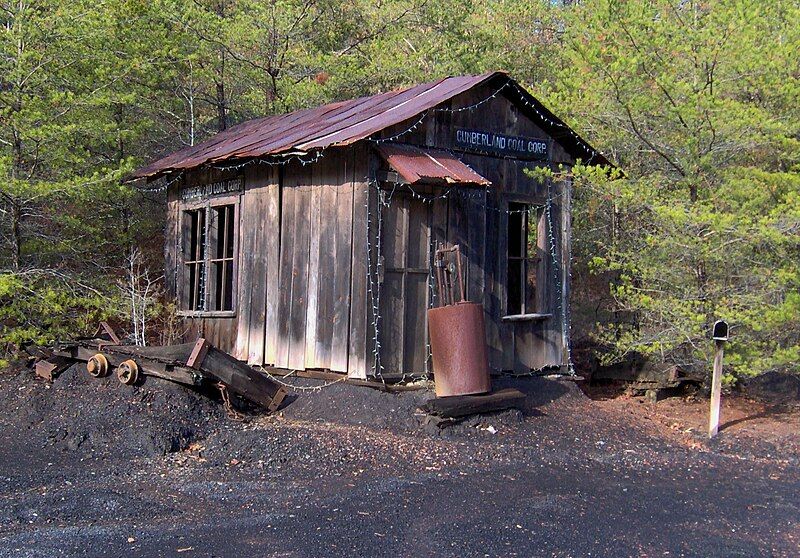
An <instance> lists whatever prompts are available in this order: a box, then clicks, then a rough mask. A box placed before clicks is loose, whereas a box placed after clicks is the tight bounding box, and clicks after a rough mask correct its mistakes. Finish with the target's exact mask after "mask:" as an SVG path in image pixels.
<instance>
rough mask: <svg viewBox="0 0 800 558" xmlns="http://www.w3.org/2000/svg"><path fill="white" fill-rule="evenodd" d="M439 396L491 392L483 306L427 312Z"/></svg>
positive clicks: (470, 304)
mask: <svg viewBox="0 0 800 558" xmlns="http://www.w3.org/2000/svg"><path fill="white" fill-rule="evenodd" d="M428 330H429V332H430V337H431V354H432V356H433V375H434V381H435V384H436V396H437V397H447V396H449V395H469V394H475V393H486V392H488V391H490V390H491V382H490V379H489V359H488V355H487V350H486V327H485V325H484V322H483V307H482V306H481V305H480V304H477V303H475V302H458V303H456V304H450V305H447V306H442V307H441V308H431V309H430V310H428Z"/></svg>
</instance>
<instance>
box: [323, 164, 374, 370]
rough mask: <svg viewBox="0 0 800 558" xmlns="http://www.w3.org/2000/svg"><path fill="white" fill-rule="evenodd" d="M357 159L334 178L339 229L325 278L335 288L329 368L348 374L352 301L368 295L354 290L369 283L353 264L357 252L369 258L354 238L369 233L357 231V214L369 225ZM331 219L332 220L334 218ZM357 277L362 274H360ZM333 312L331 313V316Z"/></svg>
mask: <svg viewBox="0 0 800 558" xmlns="http://www.w3.org/2000/svg"><path fill="white" fill-rule="evenodd" d="M355 157H356V154H355V151H354V150H349V151H348V152H346V153H345V154H343V156H342V157H341V160H340V162H339V165H338V170H336V172H334V177H335V178H336V180H335V181H334V184H336V187H335V190H336V191H335V198H334V196H333V195H331V204H332V205H331V206H330V207H331V208H332V209H334V210H335V212H336V215H335V222H336V227H335V229H333V233H334V234H333V245H332V246H330V247H329V249H328V252H329V254H331V256H330V259H331V262H332V269H331V270H330V271H331V272H332V275H330V274H328V275H326V277H327V279H328V280H331V279H332V281H331V282H330V283H328V287H329V290H330V286H331V285H332V286H333V297H332V298H333V300H332V303H333V305H332V308H331V307H329V312H328V313H327V314H326V320H327V323H328V329H327V331H329V332H330V342H329V346H330V349H329V351H328V352H329V354H330V363H329V364H328V366H327V367H328V368H330V369H331V370H333V371H335V372H348V370H349V360H350V341H351V340H350V335H351V334H352V333H353V332H352V329H351V327H350V306H351V303H352V300H353V297H356V296H360V301H361V303H362V304H363V303H364V302H365V300H366V299H365V297H366V294H365V293H360V292H359V293H356V292H355V291H353V292H351V289H355V288H356V284H358V285H360V286H361V288H364V285H365V281H366V279H365V277H364V276H363V275H362V276H360V277H357V276H356V275H354V274H355V273H356V272H355V271H354V267H353V261H352V260H353V258H354V255H355V250H363V252H362V253H361V258H362V260H364V259H365V258H366V257H367V255H366V248H364V247H363V245H359V244H358V243H357V242H356V241H355V237H354V235H355V234H359V235H361V237H362V241H365V240H366V239H365V237H366V233H365V232H364V233H363V234H362V232H361V231H366V222H363V223H359V224H358V227H356V226H355V222H354V213H355V212H358V215H359V219H362V220H364V221H366V214H365V213H366V210H367V208H366V203H365V202H362V201H361V200H359V201H358V203H362V205H363V206H364V207H362V208H358V207H356V203H357V202H356V199H355V191H356V185H355V184H356V181H358V180H362V179H363V175H362V177H358V176H356V174H355V173H356V170H355V169H356V165H355ZM359 187H362V188H366V187H367V186H366V184H365V183H363V182H362V183H360V184H359ZM331 218H332V219H333V216H332V217H331ZM364 272H365V271H364ZM358 273H361V271H359V272H358ZM330 310H332V313H331V312H330ZM363 312H364V318H363V321H362V322H360V324H359V327H360V328H361V329H360V330H359V331H358V335H359V338H360V339H362V340H363V339H364V335H365V331H364V328H365V320H366V309H365V307H364V310H363ZM326 340H327V337H326ZM361 347H363V345H359V348H360V350H361V351H363V348H361ZM362 366H363V363H362ZM321 367H322V366H321ZM357 377H358V378H362V379H363V378H365V377H366V372H364V371H362V372H361V373H359V374H358V375H357Z"/></svg>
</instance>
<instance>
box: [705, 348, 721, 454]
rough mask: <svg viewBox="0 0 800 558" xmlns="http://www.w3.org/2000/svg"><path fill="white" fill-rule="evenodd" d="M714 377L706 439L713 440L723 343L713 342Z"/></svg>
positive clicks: (719, 388) (719, 390) (715, 429)
mask: <svg viewBox="0 0 800 558" xmlns="http://www.w3.org/2000/svg"><path fill="white" fill-rule="evenodd" d="M714 344H715V352H714V375H713V376H712V378H711V411H710V413H709V417H708V437H709V438H713V437H714V436H716V435H717V432H718V431H719V404H720V397H721V395H722V359H723V353H724V347H725V341H715V342H714Z"/></svg>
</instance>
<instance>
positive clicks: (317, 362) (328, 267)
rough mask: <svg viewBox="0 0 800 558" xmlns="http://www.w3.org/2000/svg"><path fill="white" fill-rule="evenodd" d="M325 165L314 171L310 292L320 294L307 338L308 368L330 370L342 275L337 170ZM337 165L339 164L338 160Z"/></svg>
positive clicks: (312, 307)
mask: <svg viewBox="0 0 800 558" xmlns="http://www.w3.org/2000/svg"><path fill="white" fill-rule="evenodd" d="M328 161H330V159H329V160H328ZM325 162H326V160H325V159H323V160H322V161H320V163H317V164H316V165H314V167H313V168H312V175H313V181H314V189H315V192H313V193H312V196H313V197H314V198H316V199H315V201H314V202H313V203H312V208H313V211H314V212H315V213H316V217H315V222H316V223H317V224H316V229H312V234H313V238H312V240H311V268H310V270H309V291H311V290H312V289H314V290H316V292H315V293H314V294H312V293H311V292H309V295H310V297H309V308H308V317H309V322H308V327H307V335H310V336H312V337H311V339H307V340H306V366H307V367H309V368H328V369H329V368H330V367H331V339H332V337H333V319H332V318H333V278H334V276H335V274H336V273H337V272H338V271H339V269H338V267H339V266H337V262H336V261H335V259H334V254H335V250H336V240H337V239H336V215H335V214H332V213H333V212H334V211H335V208H336V191H337V189H338V186H337V185H336V183H335V182H334V181H333V180H332V178H335V177H336V174H335V173H336V170H337V169H336V168H328V167H327V166H326V165H325ZM335 162H338V158H337V159H336V160H335ZM315 252H316V253H315ZM348 267H349V266H348ZM311 297H313V304H312V303H311V301H312V298H311ZM312 314H313V315H312Z"/></svg>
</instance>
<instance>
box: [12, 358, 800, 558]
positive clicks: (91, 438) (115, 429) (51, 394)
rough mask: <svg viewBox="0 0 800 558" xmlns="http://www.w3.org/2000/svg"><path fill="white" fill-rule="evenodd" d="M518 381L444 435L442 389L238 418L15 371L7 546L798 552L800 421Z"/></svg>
mask: <svg viewBox="0 0 800 558" xmlns="http://www.w3.org/2000/svg"><path fill="white" fill-rule="evenodd" d="M292 381H293V382H295V383H297V384H301V383H302V385H303V386H306V387H310V386H314V385H319V384H318V383H317V382H314V381H311V380H299V379H293V380H292ZM510 385H513V386H515V387H518V388H519V389H522V390H523V391H525V392H526V394H527V395H528V398H527V400H526V404H525V407H524V409H523V410H522V411H506V412H502V413H497V414H493V415H487V416H484V417H480V418H477V419H472V420H469V421H465V422H464V423H462V424H459V425H455V426H450V427H447V428H445V429H439V428H438V427H436V426H433V425H431V424H427V423H426V421H425V417H424V416H423V415H421V414H420V413H419V412H418V411H417V406H418V405H419V404H420V403H422V402H424V401H425V400H426V399H428V398H429V397H431V396H432V394H431V393H430V392H427V391H416V392H403V393H400V394H393V393H384V392H380V391H377V390H371V389H368V388H357V387H351V386H348V385H344V384H336V385H333V386H330V387H326V388H324V389H322V390H321V391H319V392H315V393H301V394H298V396H297V397H296V398H294V399H293V400H292V401H290V402H289V404H288V405H287V406H285V408H284V409H282V410H281V411H280V412H279V413H277V414H275V415H273V416H264V415H259V414H249V415H247V416H246V418H245V420H244V421H234V420H231V419H230V418H228V417H227V415H226V413H225V412H224V409H222V407H221V404H220V402H219V400H218V398H216V397H214V394H203V393H196V392H193V391H190V390H187V389H185V388H183V387H180V386H176V385H172V384H169V383H167V382H161V381H159V380H155V379H148V381H147V382H146V383H145V384H144V385H142V386H138V387H134V388H130V387H126V386H122V385H120V384H118V383H117V382H116V380H114V379H107V380H94V379H90V378H89V377H88V376H87V375H86V374H85V373H84V372H82V371H81V370H80V369H78V368H73V369H70V370H68V371H67V372H65V373H64V374H63V375H62V376H61V377H60V378H58V379H57V380H56V382H55V383H53V384H52V385H50V386H47V385H45V384H43V383H40V382H38V381H36V380H35V379H34V378H33V375H32V373H30V372H29V371H24V372H21V373H18V374H14V375H3V376H0V390H2V393H3V394H4V396H3V398H2V399H0V436H2V440H3V444H2V445H0V556H20V557H40V556H41V557H54V556H114V557H116V556H146V557H154V556H187V557H198V556H202V557H209V556H218V557H227V556H258V557H263V556H285V557H307V556H308V557H311V556H314V557H316V556H348V557H352V556H387V557H388V556H391V557H396V556H453V557H456V556H458V557H464V556H491V557H494V556H564V557H578V556H787V557H789V556H792V557H793V556H798V555H800V462H799V461H798V457H799V456H798V455H797V447H798V445H797V440H798V437H800V433H797V432H791V431H790V432H789V433H788V434H786V435H785V436H784V437H782V438H780V444H778V445H776V443H770V444H769V445H768V446H764V447H762V446H760V445H758V444H753V443H751V442H752V439H751V438H748V437H741V438H740V437H738V434H737V432H736V431H735V430H730V431H723V432H722V433H721V435H720V439H719V440H717V441H715V442H713V443H708V442H707V441H706V440H704V439H703V438H702V436H700V435H698V434H697V431H696V430H694V429H691V428H689V429H685V428H674V427H671V426H672V423H671V422H669V420H671V419H669V420H667V419H666V418H664V417H666V416H667V415H666V414H664V413H666V410H669V411H671V412H674V411H675V409H676V408H677V407H675V408H673V407H664V408H663V409H665V410H663V412H662V411H653V410H652V409H653V408H651V407H648V406H644V405H642V404H641V403H639V402H638V401H635V400H624V399H617V400H610V401H593V400H591V399H589V398H588V397H586V396H585V395H584V394H583V393H582V392H581V391H580V390H579V389H578V387H577V386H576V384H575V383H574V382H569V381H555V380H546V379H537V378H528V379H519V380H510V379H509V380H505V381H502V382H497V383H496V387H505V386H510ZM210 396H211V397H210ZM662 403H663V402H662ZM658 409H661V408H658ZM659 413H661V414H659ZM773 420H776V421H782V422H781V424H785V423H786V421H796V420H797V413H796V412H795V411H787V412H786V413H784V414H781V415H779V416H777V417H775V418H774V419H773ZM790 424H795V423H791V422H790Z"/></svg>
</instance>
